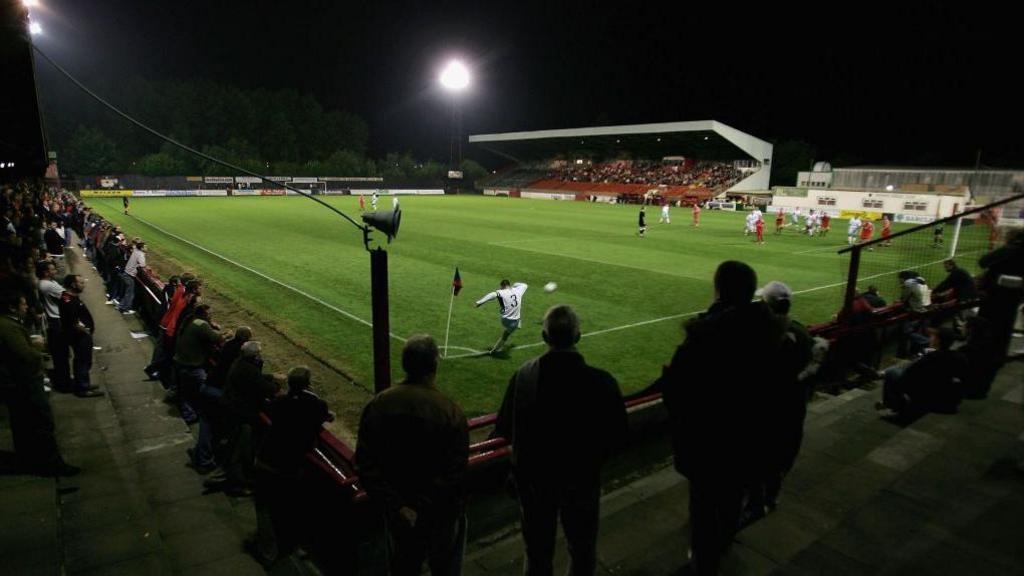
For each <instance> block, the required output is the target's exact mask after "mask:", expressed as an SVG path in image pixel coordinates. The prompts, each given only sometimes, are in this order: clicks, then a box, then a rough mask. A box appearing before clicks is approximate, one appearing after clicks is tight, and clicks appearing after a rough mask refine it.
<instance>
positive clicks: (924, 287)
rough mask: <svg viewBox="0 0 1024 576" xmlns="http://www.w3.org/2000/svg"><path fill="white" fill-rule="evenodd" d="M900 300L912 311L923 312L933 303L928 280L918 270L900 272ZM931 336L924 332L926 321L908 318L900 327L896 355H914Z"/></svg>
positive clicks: (926, 343) (902, 356)
mask: <svg viewBox="0 0 1024 576" xmlns="http://www.w3.org/2000/svg"><path fill="white" fill-rule="evenodd" d="M899 279H900V283H901V284H902V287H901V288H900V301H901V302H902V303H903V306H904V308H905V309H906V310H908V311H909V312H912V313H917V314H920V313H923V312H926V311H927V310H928V307H929V306H931V304H932V298H931V290H930V289H929V288H928V284H927V282H925V279H924V278H922V277H921V276H920V275H919V274H918V273H917V272H914V271H913V270H904V271H902V272H900V273H899ZM928 341H929V338H928V336H927V335H925V333H924V322H922V321H921V320H914V319H912V320H908V321H906V322H904V323H903V325H902V326H901V327H900V339H899V342H898V346H897V352H896V355H897V356H899V357H901V358H906V357H908V356H913V355H916V354H918V353H920V352H921V350H923V349H924V347H925V346H927V345H928Z"/></svg>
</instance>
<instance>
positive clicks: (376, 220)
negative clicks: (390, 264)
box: [363, 208, 402, 244]
mask: <svg viewBox="0 0 1024 576" xmlns="http://www.w3.org/2000/svg"><path fill="white" fill-rule="evenodd" d="M363 222H366V223H367V224H369V225H370V227H371V228H375V229H377V230H380V231H381V232H383V233H384V234H385V235H386V236H387V237H388V244H390V243H391V240H393V239H394V238H396V237H397V236H398V226H399V225H400V224H401V223H402V209H401V208H395V209H394V210H388V211H377V212H363Z"/></svg>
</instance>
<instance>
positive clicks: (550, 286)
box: [544, 282, 558, 292]
mask: <svg viewBox="0 0 1024 576" xmlns="http://www.w3.org/2000/svg"><path fill="white" fill-rule="evenodd" d="M557 288H558V284H555V283H554V282H548V283H547V284H545V285H544V291H545V292H554V291H555V290H556V289H557Z"/></svg>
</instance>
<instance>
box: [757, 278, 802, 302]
mask: <svg viewBox="0 0 1024 576" xmlns="http://www.w3.org/2000/svg"><path fill="white" fill-rule="evenodd" d="M755 296H760V297H761V300H764V301H765V302H767V303H768V304H773V303H775V302H778V301H779V300H792V299H793V291H792V290H790V289H789V286H787V285H785V284H783V283H782V282H778V281H775V282H769V283H767V284H765V285H764V288H761V289H760V290H758V291H757V292H756V293H755Z"/></svg>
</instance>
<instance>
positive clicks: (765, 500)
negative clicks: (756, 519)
mask: <svg viewBox="0 0 1024 576" xmlns="http://www.w3.org/2000/svg"><path fill="white" fill-rule="evenodd" d="M758 294H759V295H760V296H761V300H763V301H764V303H765V304H767V305H768V308H770V309H771V311H772V313H774V314H775V316H776V318H777V319H778V321H779V322H780V323H781V324H782V328H783V330H784V336H783V341H782V347H781V349H780V353H779V357H778V358H777V359H776V360H775V361H774V362H772V364H771V368H770V370H773V371H775V370H777V371H778V376H779V379H778V383H779V384H780V385H781V387H780V388H779V389H778V390H777V391H775V392H774V393H772V394H770V395H769V396H768V399H769V400H770V402H771V404H769V405H768V406H766V407H765V412H767V414H766V417H767V419H769V420H770V421H769V422H767V426H766V427H765V433H766V434H769V435H773V436H775V438H773V439H772V440H771V441H770V442H769V448H770V450H771V455H772V458H771V461H770V462H769V466H768V468H767V470H766V474H765V478H764V482H763V485H762V486H760V487H759V488H760V489H763V493H754V494H751V497H750V502H752V503H756V505H757V506H759V507H760V506H764V507H766V508H767V509H769V510H770V509H774V508H775V506H776V502H777V500H778V496H779V492H780V490H781V489H782V480H783V478H785V476H786V474H788V473H789V471H790V470H791V469H792V468H793V463H794V462H796V457H797V454H799V453H800V444H801V443H802V442H803V430H804V418H805V417H806V416H807V401H808V400H809V399H810V395H811V387H810V385H809V384H810V382H811V378H812V377H813V376H814V374H815V373H816V372H817V369H818V366H819V365H820V361H821V359H822V357H823V356H824V353H825V351H826V350H827V348H828V343H827V341H825V340H823V339H821V341H820V342H818V341H816V339H815V338H813V337H812V336H811V335H810V333H809V332H808V331H807V328H805V327H804V326H803V325H802V324H800V323H799V322H797V321H796V320H794V319H792V318H790V317H789V311H790V308H791V307H792V303H793V291H792V290H790V288H789V286H787V285H786V284H784V283H782V282H769V283H768V284H766V285H765V286H764V288H762V289H761V290H759V291H758ZM751 512H752V513H753V514H755V515H760V514H761V513H763V511H762V510H761V509H758V510H752V511H751Z"/></svg>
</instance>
